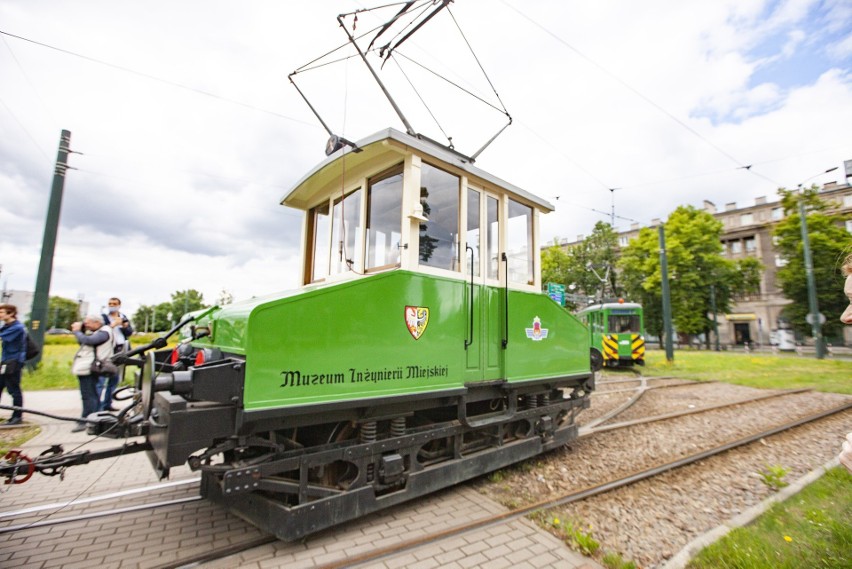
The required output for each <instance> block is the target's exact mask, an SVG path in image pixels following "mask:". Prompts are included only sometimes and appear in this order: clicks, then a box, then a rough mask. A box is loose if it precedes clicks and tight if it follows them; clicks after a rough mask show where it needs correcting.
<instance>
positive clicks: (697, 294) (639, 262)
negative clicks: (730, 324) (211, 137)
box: [619, 206, 762, 346]
mask: <svg viewBox="0 0 852 569" xmlns="http://www.w3.org/2000/svg"><path fill="white" fill-rule="evenodd" d="M664 227H665V234H666V253H667V262H668V267H669V283H670V290H671V302H672V320H673V324H674V327H675V328H676V329H677V331H678V333H680V334H684V335H689V336H692V335H696V334H701V333H704V334H705V338H706V341H707V344H708V346H709V342H710V337H709V336H710V335H709V332H710V330H711V327H712V321H711V319H710V316H709V313H710V312H711V302H710V290H711V286H712V287H713V289H714V291H715V297H716V311H717V312H727V311H729V310H730V306H731V302H732V299H733V297H734V296H736V295H740V294H746V293H748V292H753V291H755V290H756V289H757V288H758V286H759V284H760V273H761V271H762V265H761V263H760V262H759V261H758V260H757V259H755V258H752V257H748V258H745V259H741V260H739V261H737V262H734V261H730V260H728V259H725V258H724V257H722V254H721V253H722V245H721V242H720V241H719V238H720V236H721V233H722V223H721V222H720V221H718V220H716V219H715V218H714V217H713V216H712V215H710V214H709V213H707V212H705V211H702V210H698V209H696V208H694V207H692V206H680V207H678V208H677V209H675V210H674V211H673V212H672V213H671V214H670V215H669V218H668V220H667V221H666V222H665V224H664ZM658 231H659V230H658V229H657V228H647V227H646V228H643V229H642V230H640V232H639V236H638V237H637V238H636V239H634V240H632V241H631V242H630V244H629V245H628V246H627V247H626V248H625V249H624V251H623V252H622V256H621V259H620V260H619V268H620V269H621V282H622V285H623V286H624V288H625V290H626V292H627V296H628V297H629V298H632V299H635V300H639V301H640V302H641V304H642V305H643V307H644V309H645V327H646V328H647V329H648V332H650V333H651V334H653V335H655V336H660V337H662V331H663V320H662V294H661V289H662V272H661V270H660V255H659V249H660V245H659V233H658Z"/></svg>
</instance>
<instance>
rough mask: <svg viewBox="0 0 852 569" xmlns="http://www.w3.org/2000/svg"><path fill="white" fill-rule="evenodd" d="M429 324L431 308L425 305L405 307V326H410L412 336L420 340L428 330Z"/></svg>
mask: <svg viewBox="0 0 852 569" xmlns="http://www.w3.org/2000/svg"><path fill="white" fill-rule="evenodd" d="M428 325H429V309H428V308H426V307H425V306H406V307H405V326H406V327H407V328H408V331H409V333H411V337H412V338H414V339H415V340H419V339H420V336H422V335H423V332H425V331H426V326H428Z"/></svg>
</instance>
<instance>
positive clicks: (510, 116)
mask: <svg viewBox="0 0 852 569" xmlns="http://www.w3.org/2000/svg"><path fill="white" fill-rule="evenodd" d="M506 116H507V117H509V122H507V123H506V124H504V125H503V128H501V129H500V130H498V131H497V133H496V134H495V135H494V136H492V137H491V138H489V139H488V142H486V143H485V144H484V145H483V146H482V148H480V149H479V150H477V151H476V152H474V153H473V155H472V156H471V157H470V161H471V162H475V161H476V157H477V156H479V155H480V154H482V151H483V150H485V149H486V148H488V147H489V146H491V143H492V142H494V140H495V139H496V138H497V137H498V136H500V135H501V134H503V131H504V130H506V129H507V128H509V125H510V124H512V115H510V114H509V113H506Z"/></svg>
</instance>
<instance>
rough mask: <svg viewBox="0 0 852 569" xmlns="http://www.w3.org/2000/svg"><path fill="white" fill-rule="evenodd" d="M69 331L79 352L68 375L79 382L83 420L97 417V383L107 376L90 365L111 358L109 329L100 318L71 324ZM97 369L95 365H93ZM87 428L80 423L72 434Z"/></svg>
mask: <svg viewBox="0 0 852 569" xmlns="http://www.w3.org/2000/svg"><path fill="white" fill-rule="evenodd" d="M71 331H72V332H73V333H74V336H75V337H76V338H77V343H79V344H80V349H79V350H77V353H76V354H75V355H74V361H73V362H72V363H71V373H73V374H74V375H76V376H77V379H78V380H79V381H80V397H81V399H82V401H83V414H82V415H81V416H82V418H83V419H85V418H86V417H88V416H89V415H91V414H92V413H97V411H98V407H99V404H100V400H99V395H100V394H99V393H98V383H99V382H102V381H104V379H106V377H105V376H107V375H109V374H107V373H98V372H95V371H93V370H92V368H93V364H97V363H98V362H104V361H106V360H108V359H109V358H110V356H112V354H113V340H112V335H113V332H112V328H111V327H109V326H105V325H104V322H103V320H102V319H101V318H100V316H95V315H90V316H86V318H85V319H84V320H83V322H82V323H80V322H74V323H73V324H71ZM95 368H97V365H95ZM85 428H86V422H85V420H83V421H80V422H78V423H77V425H76V426H75V427H74V428H73V429H71V432H72V433H76V432H78V431H82V430H84V429H85Z"/></svg>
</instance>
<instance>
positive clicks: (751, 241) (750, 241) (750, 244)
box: [743, 237, 757, 253]
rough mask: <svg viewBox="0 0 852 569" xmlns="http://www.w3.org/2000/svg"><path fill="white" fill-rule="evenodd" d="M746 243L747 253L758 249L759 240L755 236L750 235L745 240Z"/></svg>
mask: <svg viewBox="0 0 852 569" xmlns="http://www.w3.org/2000/svg"><path fill="white" fill-rule="evenodd" d="M743 242H744V243H745V250H746V252H747V253H754V252H755V251H757V240H756V239H755V238H754V237H748V238H746V239H744V240H743Z"/></svg>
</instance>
